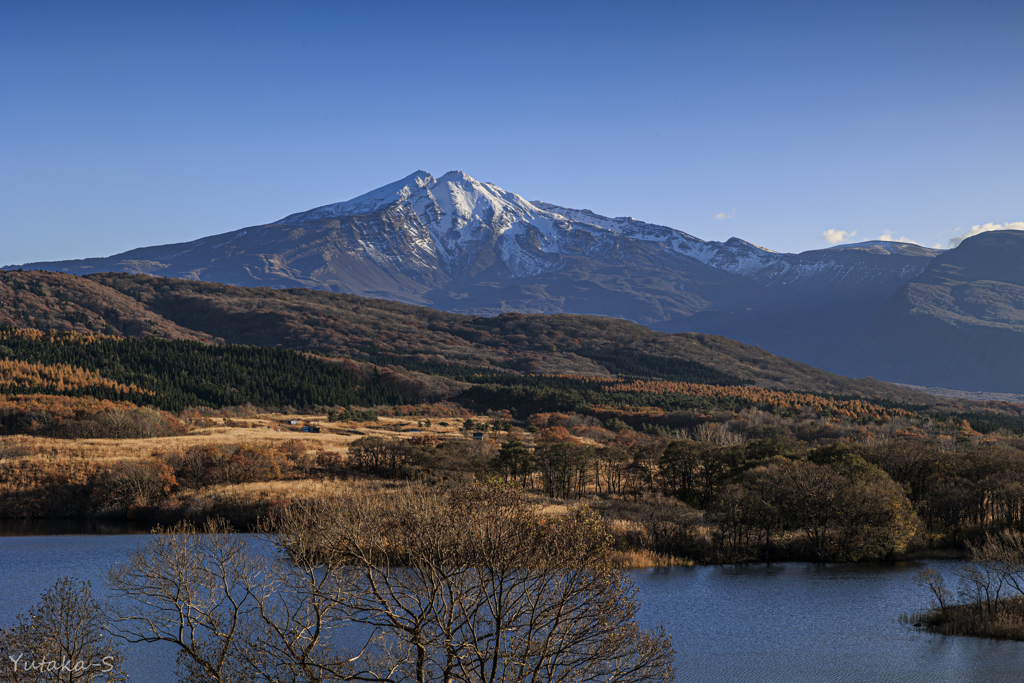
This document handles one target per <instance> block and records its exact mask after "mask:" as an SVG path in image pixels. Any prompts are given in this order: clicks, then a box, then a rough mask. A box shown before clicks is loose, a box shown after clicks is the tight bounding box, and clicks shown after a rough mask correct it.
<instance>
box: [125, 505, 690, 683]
mask: <svg viewBox="0 0 1024 683" xmlns="http://www.w3.org/2000/svg"><path fill="white" fill-rule="evenodd" d="M199 531H200V530H199V529H196V528H195V527H191V526H187V525H179V526H178V527H175V528H172V529H169V530H163V531H161V532H160V533H158V534H157V535H156V536H154V538H153V540H152V541H151V542H150V544H149V545H148V546H146V547H143V548H142V549H140V550H139V551H138V552H137V553H136V555H134V556H133V557H132V558H131V559H130V560H129V561H128V562H127V563H125V564H123V565H119V566H117V567H115V568H114V569H113V570H111V572H110V574H109V584H110V586H111V588H112V589H113V590H114V591H115V592H116V593H117V594H118V595H119V598H120V599H119V600H117V602H116V604H117V607H116V610H115V614H114V619H115V623H116V628H117V629H118V630H119V631H120V633H122V634H123V635H124V636H125V637H127V638H128V639H129V640H132V641H133V642H153V641H167V642H171V643H173V644H175V645H176V646H177V647H178V648H179V649H180V652H181V656H180V658H179V662H180V665H181V669H182V674H183V675H185V676H187V678H188V679H189V680H196V681H202V680H209V681H270V680H273V681H311V682H312V681H407V680H414V681H428V680H430V681H433V680H438V681H442V680H443V681H467V682H469V681H480V682H481V683H482V682H483V681H487V682H488V683H502V682H512V681H517V682H521V681H535V682H537V683H540V682H542V681H544V682H547V681H595V682H597V681H602V682H603V681H608V682H615V683H631V682H634V681H635V682H640V681H656V680H671V679H672V675H673V674H672V668H671V661H672V648H671V643H670V640H669V638H668V637H667V636H666V635H665V634H664V633H663V632H662V631H660V630H659V631H656V632H647V631H644V630H642V629H641V628H639V627H638V626H637V625H636V623H635V616H636V608H637V605H636V600H635V595H634V590H633V587H632V585H631V583H630V582H629V580H628V578H626V577H625V576H624V575H623V574H621V573H619V572H616V571H613V570H612V569H610V568H609V567H608V566H607V562H606V556H607V545H608V536H607V532H606V530H605V527H604V524H603V523H602V522H601V521H600V519H599V518H598V517H597V516H596V515H595V514H594V513H592V512H590V511H588V510H586V509H581V510H578V511H576V512H573V513H572V514H570V515H568V516H566V517H564V518H562V519H554V520H541V519H538V518H537V517H536V516H535V515H534V513H533V512H532V511H531V510H530V509H529V507H528V505H527V503H526V502H525V501H524V500H523V499H522V497H521V495H520V494H519V493H518V492H517V491H515V490H514V489H513V488H512V487H507V486H472V487H467V488H462V489H458V490H455V491H451V492H448V493H438V492H436V491H430V490H425V489H421V490H413V491H412V492H410V493H408V494H407V495H396V496H390V497H387V496H376V497H373V496H363V495H358V494H353V495H350V496H347V497H344V498H341V499H336V500H332V501H319V502H316V503H311V504H308V505H306V506H304V507H296V508H291V509H287V510H285V511H282V512H280V513H279V514H278V515H277V516H276V518H274V519H273V520H271V521H270V522H269V523H268V525H267V526H266V528H265V529H264V533H262V534H261V535H259V537H258V538H259V542H258V544H257V545H247V544H246V542H245V540H244V539H243V538H242V537H239V536H233V535H231V534H227V533H225V531H226V529H224V528H223V527H221V526H217V525H213V526H210V527H207V528H205V529H203V530H202V531H203V532H205V533H199Z"/></svg>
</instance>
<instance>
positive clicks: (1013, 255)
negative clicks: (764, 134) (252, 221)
mask: <svg viewBox="0 0 1024 683" xmlns="http://www.w3.org/2000/svg"><path fill="white" fill-rule="evenodd" d="M992 235H995V236H994V237H993V236H992ZM983 238H984V239H983ZM1006 240H1009V242H1007V244H1006V245H1003V246H1000V244H1001V242H1000V241H1003V242H1006ZM1012 240H1013V236H1012V235H1010V236H999V235H998V234H997V233H985V234H983V235H979V236H977V237H974V238H971V239H968V240H965V241H964V242H963V243H962V244H961V245H960V246H959V247H957V248H956V249H952V250H949V251H941V250H934V249H928V248H925V247H920V246H917V245H912V244H902V243H896V242H879V241H875V242H864V243H860V244H849V245H841V246H838V247H832V248H828V249H819V250H812V251H807V252H803V253H800V254H786V253H778V252H774V251H771V250H769V249H766V248H764V247H761V246H758V245H755V244H751V243H749V242H746V241H744V240H742V239H738V238H731V239H729V240H727V241H725V242H716V241H707V240H703V239H700V238H698V237H695V236H693V235H690V234H688V233H685V232H682V231H680V230H676V229H674V228H671V227H668V226H662V225H655V224H651V223H646V222H644V221H641V220H637V219H635V218H628V217H619V218H609V217H606V216H601V215H598V214H596V213H594V212H592V211H589V210H586V209H572V208H568V207H562V206H559V205H557V204H552V203H547V202H542V201H527V200H526V199H524V198H523V197H521V196H520V195H518V194H515V193H513V192H509V191H506V190H504V189H502V188H500V187H498V186H497V185H494V184H492V183H484V182H479V181H477V180H475V179H473V178H471V177H470V176H468V175H466V174H465V173H462V172H459V171H451V172H449V173H446V174H444V175H442V176H440V177H436V178H435V177H434V176H433V175H431V174H429V173H427V172H425V171H417V172H416V173H413V174H411V175H409V176H407V177H406V178H403V179H401V180H399V181H397V182H395V183H391V184H389V185H386V186H384V187H382V188H379V189H377V190H374V191H372V192H368V193H366V194H364V195H361V196H359V197H355V198H354V199H351V200H348V201H345V202H340V203H336V204H329V205H325V206H321V207H318V208H315V209H311V210H309V211H304V212H300V213H294V214H291V215H289V216H286V217H284V218H283V219H281V220H278V221H276V222H273V223H268V224H265V225H259V226H253V227H248V228H244V229H241V230H235V231H233V232H228V233H223V234H220V235H215V236H211V237H207V238H203V239H199V240H195V241H193V242H188V243H183V244H171V245H164V246H156V247H146V248H141V249H134V250H131V251H128V252H125V253H123V254H118V255H115V256H111V257H107V258H95V259H83V260H79V261H63V262H50V263H32V264H25V265H23V266H22V267H23V268H35V269H42V270H50V271H59V272H65V273H73V274H79V275H87V274H93V273H102V272H127V273H148V274H154V275H163V276H169V277H177V278H185V279H191V280H202V281H208V282H221V283H226V284H233V285H241V286H247V287H272V288H284V287H305V288H311V289H321V290H327V291H331V292H344V293H353V294H358V295H361V296H369V297H378V298H386V299H391V300H394V301H400V302H405V303H411V304H418V305H427V306H431V307H433V308H437V309H441V310H445V311H452V312H459V313H468V314H474V315H498V314H500V313H503V312H512V311H517V312H525V313H545V314H552V313H573V314H592V315H605V316H611V317H619V318H626V319H629V320H633V321H636V322H639V323H641V324H643V325H647V326H649V327H651V328H652V329H657V330H661V331H668V332H680V331H692V332H707V333H714V334H722V335H725V336H728V337H730V338H734V339H737V340H740V341H743V342H745V343H750V344H758V345H761V346H763V347H764V348H766V349H768V350H770V351H772V352H774V353H779V354H782V355H785V356H788V357H791V358H795V359H797V360H801V361H805V362H809V363H812V364H815V365H817V366H819V367H823V368H826V369H829V370H833V371H837V372H843V373H846V374H851V375H873V376H877V377H880V378H882V379H887V380H892V381H899V382H906V383H910V384H917V385H926V386H940V387H948V388H956V389H964V390H970V391H1002V392H1013V391H1016V390H1017V389H1018V386H1017V385H1015V386H1008V383H1013V382H1016V381H1017V380H1016V379H1015V377H1016V376H1015V375H1013V373H1010V374H1007V372H1006V371H1005V369H1004V368H1003V367H1002V365H1003V364H1001V363H1000V362H999V360H998V359H992V354H986V353H985V351H984V349H985V346H984V344H987V343H992V344H995V346H993V349H994V350H995V349H998V350H999V351H998V353H1005V352H1006V350H1007V349H1012V348H1016V345H1019V344H1020V342H1021V340H1022V339H1024V337H1020V335H1021V334H1024V330H1022V329H1020V325H1019V323H1020V320H1024V313H1022V311H1024V298H1022V297H1021V295H1020V293H1019V292H1018V291H1017V289H1019V288H1020V287H1021V284H1024V261H1022V260H1021V259H1020V258H1019V255H1017V252H1016V251H1014V249H1012V248H1009V247H1011V246H1012V244H1011V243H1012ZM997 243H998V244H997ZM1004 247H1006V248H1004ZM965 254H968V255H969V254H975V256H973V257H971V258H970V259H968V260H969V261H970V264H965V263H964V262H962V261H963V259H962V258H961V257H962V256H963V255H965ZM994 273H998V274H994ZM1000 278H1002V279H1000ZM993 282H995V283H996V284H992V283H993ZM1015 288H1016V289H1015ZM982 328H990V331H989V332H985V335H988V336H985V335H982V336H985V339H989V337H992V339H991V340H989V341H986V342H984V343H982V346H981V347H979V349H980V350H979V351H978V352H977V353H979V354H981V359H980V360H978V361H977V362H975V361H974V360H972V361H971V362H970V363H967V364H963V363H960V362H959V361H960V359H961V356H962V354H963V353H970V352H973V347H972V344H973V343H974V342H968V341H965V340H967V339H971V340H974V339H977V338H978V337H977V335H976V334H975V333H976V332H978V331H979V330H982ZM908 330H909V331H908ZM964 335H966V337H965V336H964ZM993 335H996V336H998V337H999V339H998V341H996V340H995V337H993ZM890 345H891V346H892V348H900V349H904V351H901V354H899V358H900V360H898V361H897V360H895V358H896V356H893V355H892V354H888V353H887V349H888V348H889V346H890ZM965 345H966V346H965ZM922 346H930V347H932V348H933V349H944V351H943V352H942V353H943V354H945V355H943V356H942V358H941V359H933V360H931V361H929V362H927V363H926V362H923V361H922V360H921V358H923V356H916V355H915V354H914V352H913V349H914V348H917V347H922ZM957 350H958V351H957ZM958 354H959V355H958ZM926 355H927V354H926ZM979 363H980V364H979ZM966 367H970V368H971V369H970V371H969V372H968V371H962V368H966ZM1021 380H1022V381H1024V376H1022V378H1021Z"/></svg>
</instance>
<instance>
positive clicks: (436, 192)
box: [280, 171, 934, 286]
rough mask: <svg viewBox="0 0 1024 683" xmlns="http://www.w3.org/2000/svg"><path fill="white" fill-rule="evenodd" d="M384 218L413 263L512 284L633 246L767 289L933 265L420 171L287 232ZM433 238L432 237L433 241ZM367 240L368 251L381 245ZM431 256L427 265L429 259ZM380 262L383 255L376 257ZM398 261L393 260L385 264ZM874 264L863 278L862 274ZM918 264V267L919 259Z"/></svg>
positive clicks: (899, 274) (883, 246)
mask: <svg viewBox="0 0 1024 683" xmlns="http://www.w3.org/2000/svg"><path fill="white" fill-rule="evenodd" d="M378 212H385V213H386V214H388V215H392V216H395V217H400V220H398V221H397V223H399V224H402V225H405V226H406V227H405V229H406V230H408V231H409V232H411V233H416V237H415V239H412V240H411V241H412V243H414V244H416V245H418V246H419V247H420V248H419V249H417V250H416V251H417V252H421V253H420V254H409V258H410V259H413V260H416V261H420V262H421V263H425V262H432V261H433V259H434V258H436V259H437V262H438V263H440V264H441V267H442V268H443V269H444V270H445V271H446V272H447V273H448V274H449V275H451V276H452V277H456V278H459V277H460V276H462V275H465V274H466V273H469V272H478V271H479V269H480V268H484V267H486V266H487V264H488V263H491V261H490V260H489V259H491V258H492V257H486V258H484V259H483V261H482V260H481V254H482V253H483V252H490V253H491V254H493V258H497V259H498V260H499V261H500V262H501V263H502V264H504V266H505V267H507V268H508V270H509V273H510V274H511V276H512V277H527V276H533V275H538V274H540V273H544V272H550V271H553V270H557V269H558V268H559V267H560V266H561V262H562V261H561V258H560V257H562V256H566V255H569V254H575V255H580V254H582V255H585V256H589V257H593V258H597V259H599V260H601V259H604V258H607V257H608V255H609V254H613V253H619V252H620V251H621V250H622V249H623V248H624V247H628V245H638V244H642V245H646V247H647V248H648V249H654V250H655V253H664V254H666V255H679V256H685V257H687V258H691V259H694V260H696V261H699V262H700V263H703V264H705V265H707V266H710V267H712V268H714V269H716V270H720V271H724V272H727V273H731V274H734V275H741V276H745V277H748V278H751V279H753V280H755V281H757V282H759V283H761V284H765V285H772V284H784V285H792V284H797V283H802V284H805V285H807V286H815V285H817V284H820V283H821V282H832V281H847V280H849V279H850V278H853V279H854V280H857V281H861V280H863V281H864V282H875V281H877V282H878V283H883V282H884V283H886V286H888V284H889V283H891V281H904V280H906V279H908V278H909V277H914V276H916V275H917V274H919V273H920V272H921V271H922V270H923V269H924V267H925V265H926V264H925V261H926V260H927V259H926V258H924V259H920V260H921V263H913V264H904V263H899V264H897V263H895V262H891V263H890V262H886V261H879V260H878V258H877V257H879V256H894V257H931V256H933V255H934V254H930V253H924V252H925V251H930V250H923V249H922V248H920V247H915V248H914V249H910V247H911V246H912V245H900V246H898V247H897V246H893V245H894V244H895V243H874V242H873V243H864V244H861V245H843V247H842V248H841V249H835V250H818V251H814V252H805V253H804V254H780V253H777V252H774V251H771V250H770V249H766V248H764V247H761V246H758V245H756V244H751V243H750V242H746V241H744V240H741V239H738V238H735V237H734V238H731V239H729V240H727V241H726V242H714V241H707V240H702V239H700V238H698V237H694V236H693V235H690V234H687V233H685V232H682V231H680V230H675V229H673V228H670V227H667V226H663V225H654V224H651V223H645V222H643V221H639V220H636V219H634V218H628V217H620V218H609V217H607V216H601V215H599V214H597V213H594V212H593V211H590V210H587V209H571V208H567V207H563V206H558V205H556V204H549V203H545V202H539V201H535V202H529V201H527V200H525V199H523V198H522V197H521V196H519V195H517V194H515V193H513V192H508V191H506V190H503V189H502V188H500V187H498V186H497V185H494V184H492V183H482V182H479V181H477V180H475V179H474V178H471V177H470V176H468V175H466V174H465V173H462V172H460V171H450V172H448V173H446V174H444V175H443V176H441V177H439V178H435V177H434V176H432V175H431V174H429V173H427V172H425V171H417V172H416V173H413V174H411V175H409V176H407V177H406V178H403V179H402V180H399V181H398V182H395V183H391V184H389V185H385V186H384V187H381V188H379V189H377V190H374V191H372V192H368V193H366V194H364V195H361V196H359V197H356V198H354V199H351V200H349V201H346V202H340V203H337V204H329V205H327V206H322V207H319V208H316V209H313V210H311V211H307V212H304V213H298V214H292V215H291V216H288V217H287V218H285V219H283V220H282V221H280V223H282V224H292V225H294V224H303V223H309V222H311V221H322V220H325V219H331V218H338V219H340V218H343V217H354V216H359V215H364V214H369V213H378ZM428 236H429V237H428ZM375 241H376V240H375V238H374V237H373V236H372V235H369V236H367V235H364V239H363V240H362V242H364V243H365V244H366V245H367V249H368V251H372V249H371V247H372V245H373V243H374V242H375ZM428 257H429V258H428ZM371 258H374V260H378V261H379V259H380V257H379V255H378V254H371ZM394 259H398V260H401V259H402V256H401V254H389V255H388V257H387V260H388V261H393V260H394ZM865 260H866V261H867V262H868V263H867V269H866V272H863V273H862V272H860V270H863V269H864V267H865ZM914 260H915V261H916V260H917V259H914ZM381 265H384V264H383V263H382V264H381Z"/></svg>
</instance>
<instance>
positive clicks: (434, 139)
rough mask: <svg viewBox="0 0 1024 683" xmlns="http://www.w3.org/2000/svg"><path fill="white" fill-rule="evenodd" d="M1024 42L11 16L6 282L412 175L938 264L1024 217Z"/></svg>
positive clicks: (770, 18) (851, 31) (172, 12)
mask: <svg viewBox="0 0 1024 683" xmlns="http://www.w3.org/2000/svg"><path fill="white" fill-rule="evenodd" d="M1022 35H1024V3H1021V2H1019V1H1018V2H971V1H963V2H955V3H941V2H921V3H907V2H901V3H892V2H884V3H869V2H808V3H776V2H749V3H728V2H692V3H669V2H665V3H642V2H631V3H623V2H616V3H600V2H588V3H582V2H580V3H559V2H551V1H550V0H549V1H548V2H540V3H529V2H527V3H518V2H517V3H506V4H499V3H486V2H476V3H457V2H449V3H434V2H416V3H399V2H363V3H359V4H356V3H351V2H337V3H312V2H296V3H284V2H281V3H259V2H245V3H237V4H233V3H216V2H212V3H207V2H202V3H195V4H191V5H190V4H188V3H184V2H166V3H147V2H118V3H104V2H68V3H56V2H46V1H45V0H40V1H39V2H31V3H29V2H25V3H15V2H7V3H4V4H3V6H2V9H0V234H2V236H3V239H2V241H0V264H4V263H8V264H9V263H22V262H27V261H33V260H52V259H67V258H82V257H87V256H103V255H109V254H113V253H116V252H120V251H124V250H126V249H129V248H133V247H137V246H144V245H151V244H163V243H169V242H180V241H187V240H191V239H196V238H198V237H201V236H204V235H209V234H214V233H218V232H225V231H228V230H234V229H237V228H241V227H245V226H248V225H255V224H260V223H266V222H269V221H272V220H276V219H278V218H281V217H283V216H285V215H287V214H289V213H293V212H296V211H301V210H305V209H309V208H312V207H314V206H319V205H322V204H327V203H331V202H336V201H341V200H345V199H349V198H351V197H353V196H355V195H358V194H361V193H363V192H365V191H368V190H371V189H373V188H376V187H378V186H380V185H383V184H385V183H388V182H391V181H394V180H397V179H398V178H401V177H403V176H405V175H408V174H409V173H412V172H413V171H415V170H417V169H423V170H426V171H429V172H431V173H434V174H435V175H440V174H442V173H444V172H446V171H448V170H452V169H458V170H462V171H465V172H466V173H468V174H470V175H471V176H473V177H475V178H477V179H479V180H485V181H490V182H494V183H497V184H498V185H500V186H502V187H504V188H506V189H508V190H511V191H514V192H517V193H519V194H521V195H523V196H525V197H526V198H527V199H542V200H545V201H549V202H554V203H558V204H563V205H565V206H571V207H575V208H589V209H592V210H594V211H597V212H598V213H601V214H605V215H610V216H621V215H630V216H635V217H637V218H641V219H643V220H647V221H651V222H656V223H661V224H665V225H670V226H672V227H675V228H679V229H681V230H685V231H687V232H689V233H691V234H694V235H697V236H698V237H703V238H705V239H725V238H727V237H730V236H734V235H735V236H738V237H742V238H744V239H747V240H750V241H752V242H755V243H758V244H762V245H764V246H767V247H769V248H772V249H776V250H780V251H802V250H806V249H813V248H821V247H826V246H828V244H827V242H826V241H825V239H824V238H823V236H822V233H823V232H825V231H826V230H832V231H836V232H834V233H832V234H833V235H836V234H839V232H840V231H845V232H846V233H853V232H854V231H856V233H857V234H856V237H855V238H854V240H856V241H860V240H865V239H875V238H877V237H878V236H879V235H881V234H883V233H890V234H891V235H893V236H894V237H907V238H909V239H913V240H916V241H918V242H921V243H924V244H927V245H933V244H936V243H943V244H944V243H946V242H947V241H948V239H949V238H950V237H952V236H954V235H955V234H957V233H963V232H966V231H967V230H969V229H970V228H971V227H972V226H974V225H978V224H983V223H998V224H1003V223H1010V222H1015V221H1024V50H1022V49H1021V36H1022ZM716 216H722V217H720V218H716ZM725 216H732V217H725ZM847 239H849V237H848V236H847Z"/></svg>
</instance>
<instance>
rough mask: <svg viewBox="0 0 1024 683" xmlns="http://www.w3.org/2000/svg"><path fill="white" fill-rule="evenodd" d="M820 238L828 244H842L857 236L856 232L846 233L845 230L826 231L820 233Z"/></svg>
mask: <svg viewBox="0 0 1024 683" xmlns="http://www.w3.org/2000/svg"><path fill="white" fill-rule="evenodd" d="M821 236H822V238H823V239H824V240H825V241H826V242H828V243H829V244H840V243H842V242H848V241H849V240H851V239H852V238H854V237H856V236H857V231H856V230H854V231H853V232H846V231H845V230H826V231H825V232H823V233H821Z"/></svg>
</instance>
